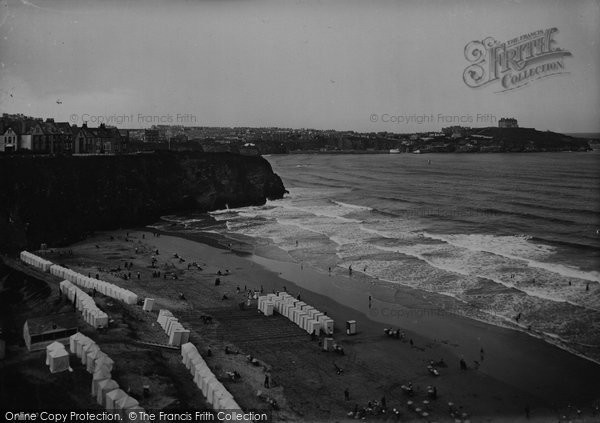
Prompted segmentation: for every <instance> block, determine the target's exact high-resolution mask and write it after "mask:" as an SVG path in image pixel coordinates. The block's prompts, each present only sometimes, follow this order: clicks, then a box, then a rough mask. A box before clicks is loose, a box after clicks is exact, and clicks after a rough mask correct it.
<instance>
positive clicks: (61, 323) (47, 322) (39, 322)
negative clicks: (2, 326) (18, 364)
mask: <svg viewBox="0 0 600 423" xmlns="http://www.w3.org/2000/svg"><path fill="white" fill-rule="evenodd" d="M77 326H78V325H77V315H76V314H75V313H73V312H68V313H60V314H53V315H50V316H42V317H37V318H32V319H28V320H27V321H26V322H25V324H24V325H23V339H24V340H25V345H27V349H28V350H29V351H36V350H41V349H44V348H46V346H47V345H49V344H51V343H52V342H54V341H58V342H62V343H66V342H68V340H69V336H71V335H73V334H75V333H77Z"/></svg>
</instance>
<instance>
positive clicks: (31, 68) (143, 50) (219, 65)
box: [0, 0, 600, 133]
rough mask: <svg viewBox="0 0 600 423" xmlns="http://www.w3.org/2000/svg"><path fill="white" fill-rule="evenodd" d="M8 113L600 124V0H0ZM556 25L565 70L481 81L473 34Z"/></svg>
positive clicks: (356, 124)
mask: <svg viewBox="0 0 600 423" xmlns="http://www.w3.org/2000/svg"><path fill="white" fill-rule="evenodd" d="M0 9H1V10H0V112H2V113H24V114H26V115H30V116H39V117H44V118H45V117H54V118H55V119H56V120H58V121H70V122H71V123H76V124H78V125H80V124H81V123H82V122H83V121H84V120H85V121H87V122H88V124H89V125H90V126H96V125H97V124H98V123H100V122H102V121H103V122H106V123H107V124H112V125H116V126H119V127H123V128H143V127H149V126H151V125H152V124H160V123H164V124H186V125H192V126H251V127H284V128H316V129H336V130H355V131H361V132H371V131H389V132H417V131H436V130H440V129H441V128H442V127H445V126H451V125H455V124H459V125H462V126H472V127H478V126H496V125H497V120H498V119H500V118H501V117H514V118H516V119H518V121H519V124H520V126H524V127H535V128H537V129H539V130H551V131H557V132H567V133H569V132H600V48H599V45H598V42H599V41H600V25H599V24H600V2H599V1H598V0H595V1H589V0H570V1H565V0H561V1H552V0H510V1H509V0H497V1H486V0H484V1H481V0H439V1H429V0H425V1H411V0H409V1H388V0H369V1H364V0H363V1H356V0H339V1H338V0H310V1H305V0H295V1H287V0H199V1H191V0H187V1H186V0H171V1H164V2H163V1H155V0H147V1H137V0H136V1H131V0H120V1H116V0H115V1H113V0H97V1H96V0H95V1H91V0H79V1H77V2H75V1H69V0H0ZM548 28H557V29H558V32H556V33H555V34H554V41H555V44H554V46H555V47H559V48H561V49H563V50H566V51H568V52H570V53H571V55H570V56H564V57H563V59H562V60H563V65H564V68H563V69H562V71H563V73H561V74H559V75H554V76H549V77H546V78H541V79H537V80H532V81H531V82H530V83H529V84H527V85H525V86H523V87H520V88H518V89H514V90H509V91H504V92H502V89H503V88H502V86H501V84H500V82H499V81H496V82H493V83H490V84H488V85H485V86H482V87H478V88H472V87H469V86H467V84H466V83H465V82H464V80H463V72H464V71H465V68H466V67H467V66H469V65H470V64H471V63H470V62H469V61H467V59H466V58H465V46H466V45H467V44H468V43H470V42H472V41H481V40H483V39H485V38H487V37H493V38H494V39H495V40H497V41H499V42H505V41H508V40H511V39H514V38H516V37H519V36H521V35H523V34H529V33H532V32H535V31H538V30H545V29H548Z"/></svg>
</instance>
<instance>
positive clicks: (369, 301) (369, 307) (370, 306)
mask: <svg viewBox="0 0 600 423" xmlns="http://www.w3.org/2000/svg"><path fill="white" fill-rule="evenodd" d="M369 308H371V296H370V295H369Z"/></svg>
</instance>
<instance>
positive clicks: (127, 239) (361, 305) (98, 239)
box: [30, 226, 600, 422]
mask: <svg viewBox="0 0 600 423" xmlns="http://www.w3.org/2000/svg"><path fill="white" fill-rule="evenodd" d="M173 228H176V226H173ZM153 232H155V233H156V232H160V233H161V235H160V236H159V237H156V236H152V233H153ZM242 238H243V237H238V236H236V237H232V238H229V237H225V236H221V235H219V234H214V233H208V234H206V233H203V234H202V233H199V234H182V233H177V232H176V231H172V232H170V231H156V230H154V229H148V228H137V229H132V230H130V231H127V230H120V231H112V232H102V233H97V234H95V235H94V236H93V237H91V238H89V239H87V240H85V241H82V242H79V243H76V244H73V245H72V246H71V247H70V248H72V249H73V251H74V256H73V257H64V256H63V258H59V257H58V256H57V257H56V258H55V259H54V260H55V261H56V262H60V263H63V264H66V265H68V266H69V267H72V268H74V269H76V270H78V271H80V272H82V273H84V274H87V273H88V272H98V273H100V275H101V278H102V279H104V280H107V281H110V282H112V283H116V284H118V285H119V286H122V287H124V288H126V289H130V290H132V291H133V292H135V293H137V294H138V295H139V296H140V297H141V298H143V297H151V298H155V299H156V303H155V304H156V305H155V311H153V312H152V314H150V315H148V314H147V313H144V312H141V311H138V308H139V307H137V306H119V307H118V308H117V309H115V306H110V305H109V304H110V302H106V301H105V300H104V299H102V298H101V299H100V300H99V301H100V304H102V305H103V307H104V308H105V309H106V310H107V311H108V312H109V313H111V312H112V311H115V310H116V311H118V312H119V313H120V314H119V315H118V316H116V317H114V318H115V322H116V326H113V328H112V329H111V328H109V331H108V333H107V334H100V333H98V334H96V335H94V334H93V333H91V332H93V330H89V327H88V328H87V329H88V330H87V332H88V333H89V334H90V336H93V337H96V336H97V340H98V342H99V345H101V346H102V348H103V350H104V349H107V351H110V352H111V356H112V355H113V354H115V356H116V357H117V358H121V359H122V360H128V361H129V359H128V354H130V352H131V351H137V353H136V354H137V356H138V357H140V356H141V354H142V353H143V352H144V351H145V350H143V349H142V347H141V346H139V345H137V344H136V345H135V347H133V346H132V345H129V344H127V342H128V341H127V338H124V337H123V335H124V334H123V330H124V329H125V328H127V327H129V330H130V331H131V330H132V327H133V328H135V331H134V332H135V334H136V335H135V341H136V342H137V341H140V340H141V341H151V342H160V340H161V339H162V337H164V334H161V333H160V331H157V329H156V327H155V326H156V325H155V324H154V323H153V322H154V321H155V320H156V318H155V317H152V316H155V314H156V313H157V311H158V309H161V308H167V309H169V310H171V311H172V312H173V313H174V314H175V315H176V316H179V317H180V321H182V323H183V324H184V326H186V327H187V328H189V329H191V330H192V333H191V335H190V340H191V341H192V342H193V343H194V344H195V345H196V346H197V347H198V349H199V350H200V351H201V352H202V354H203V355H205V352H206V351H207V349H211V350H212V352H213V354H212V357H211V358H206V360H207V363H208V364H209V366H210V367H211V369H212V370H213V372H214V373H215V374H217V375H219V379H221V378H224V379H223V380H222V382H223V383H224V384H225V386H226V387H227V389H228V390H229V391H230V392H232V394H233V395H234V397H235V398H236V401H238V403H239V404H240V405H241V406H242V407H243V408H244V409H245V410H257V409H264V408H263V407H264V406H265V404H264V402H261V400H260V399H259V397H257V392H258V391H261V392H262V393H263V395H264V394H265V393H266V394H267V395H269V396H270V397H272V398H275V399H276V400H277V402H278V403H279V405H280V407H279V410H277V411H273V413H274V415H273V417H274V420H287V421H345V420H353V418H349V417H348V416H347V414H348V412H350V411H352V410H353V409H354V407H355V404H356V406H358V407H360V408H361V409H362V408H363V407H365V405H366V404H367V403H368V402H369V401H373V400H379V399H380V398H381V397H382V396H385V397H386V398H387V403H388V407H389V408H392V407H393V408H396V409H397V410H398V411H399V412H400V416H401V420H402V421H422V419H421V417H419V416H418V415H417V414H415V413H414V411H413V410H411V407H412V406H409V405H408V401H415V402H417V403H418V402H421V401H425V400H426V399H428V397H427V394H426V387H427V386H431V385H435V386H436V387H437V389H438V393H439V396H438V399H437V400H435V401H430V402H431V403H430V404H429V405H428V407H429V408H428V410H429V412H430V415H431V418H432V419H434V420H435V421H454V418H450V416H449V413H448V407H447V403H448V402H452V403H454V404H456V405H457V407H460V410H461V412H465V413H467V415H468V416H469V417H470V418H472V419H473V421H487V422H504V421H511V422H519V421H548V420H549V419H553V420H556V418H557V416H558V418H560V416H563V415H568V416H574V414H573V412H574V410H575V408H579V409H581V410H583V413H584V415H585V416H589V415H592V413H593V412H594V411H593V407H595V406H596V403H595V402H594V401H597V398H598V396H599V395H600V390H599V387H598V386H596V385H597V383H595V382H596V381H597V380H598V378H600V367H599V366H597V365H595V364H593V363H591V362H589V361H587V360H583V359H581V358H579V357H576V356H574V355H571V354H568V353H567V352H565V351H563V350H560V349H558V348H556V347H553V346H551V345H549V344H547V343H545V342H543V341H541V340H536V339H535V338H531V337H529V336H526V335H524V334H520V333H518V332H515V331H511V330H507V329H502V328H499V327H495V326H492V325H488V324H484V323H481V322H477V321H473V320H470V319H466V318H462V317H459V316H453V315H452V314H440V315H438V314H436V313H431V312H429V311H426V312H424V311H423V310H424V309H423V304H425V303H426V301H425V299H423V297H422V295H423V293H422V292H418V291H417V290H414V289H410V288H404V287H396V288H397V293H398V295H395V297H394V298H396V299H398V301H396V302H395V303H394V304H393V307H397V308H393V307H392V308H390V310H396V311H397V314H395V315H393V316H392V317H393V319H392V323H393V324H390V321H389V320H388V319H384V318H382V317H386V316H383V314H385V313H383V309H384V308H383V307H384V306H385V304H384V303H383V302H382V301H380V300H379V299H380V298H385V296H386V295H389V292H388V289H389V287H387V286H386V287H380V288H376V287H372V288H371V289H372V291H369V294H367V292H365V291H364V286H365V285H364V283H365V280H364V278H363V277H362V276H359V275H356V277H353V278H348V277H347V276H346V275H344V274H341V273H340V272H332V273H334V274H332V275H331V276H329V275H324V274H322V273H319V272H317V271H316V270H315V269H311V268H310V267H307V266H302V267H301V266H299V265H298V264H297V263H293V262H286V261H282V260H283V259H285V253H284V252H282V251H276V250H273V249H271V248H270V247H265V246H262V245H253V244H252V243H249V242H248V241H250V240H246V239H242ZM229 243H231V244H232V245H231V249H229V248H228V244H229ZM155 249H159V250H160V255H158V256H157V257H158V258H159V264H160V265H161V269H162V267H163V266H164V267H165V268H168V269H169V271H170V272H174V273H176V274H177V275H178V276H179V277H178V279H177V280H163V279H162V278H158V279H156V278H152V277H151V273H152V269H151V267H150V265H149V263H150V258H151V256H152V255H153V254H154V251H155ZM134 250H136V251H134ZM137 250H139V251H137ZM174 253H177V254H178V256H179V257H183V258H184V259H185V262H180V261H178V260H176V259H175V258H174V257H173V254H174ZM123 260H125V261H131V262H132V263H133V265H134V267H133V269H132V273H133V274H135V273H134V272H138V271H139V272H140V274H141V276H140V279H136V278H135V277H134V278H131V279H129V280H123V279H122V278H121V277H119V276H118V274H116V273H115V272H114V271H111V270H109V269H110V268H111V267H114V266H116V265H118V264H119V263H120V264H122V261H123ZM193 261H197V262H198V263H199V264H201V266H202V270H195V269H192V270H190V269H187V264H188V263H189V262H193ZM225 269H228V270H230V273H229V274H228V275H227V276H223V277H221V281H222V283H221V284H220V285H219V286H214V283H213V282H214V279H215V277H216V274H217V271H218V270H225ZM54 283H55V282H54ZM245 285H246V286H247V287H248V288H253V289H254V288H256V289H260V287H261V286H262V288H263V289H264V291H265V293H267V292H270V291H271V290H282V289H283V287H284V286H285V287H286V289H287V290H288V292H290V293H291V294H293V295H297V294H298V293H300V295H301V297H302V300H303V301H305V302H307V303H308V304H311V305H313V306H314V307H315V308H317V309H320V310H323V311H327V312H328V315H330V316H331V317H332V318H334V320H335V325H336V327H335V334H334V338H335V340H336V342H338V343H339V344H340V345H342V346H343V348H344V350H345V352H346V354H345V355H344V356H338V355H336V354H333V353H323V352H321V351H320V348H319V347H318V345H317V343H316V342H315V341H311V340H310V336H308V335H307V334H306V332H303V331H302V330H300V329H298V328H297V327H296V326H295V325H293V324H292V323H291V322H289V321H288V320H287V319H285V318H283V317H281V316H278V315H275V316H271V317H265V316H262V315H261V314H260V313H258V312H257V310H256V302H255V301H254V302H253V303H252V305H251V307H250V309H247V310H245V311H240V310H239V309H238V303H239V301H240V300H242V301H243V300H244V298H245V295H244V294H243V293H242V294H241V295H240V294H236V287H237V286H240V287H244V286H245ZM180 293H183V294H184V296H185V300H182V299H181V298H180V297H179V294H180ZM223 295H226V296H227V297H228V298H227V299H226V300H225V299H224V298H222V297H223ZM367 295H372V297H373V304H372V306H373V307H372V308H371V309H369V308H368V302H367ZM121 309H122V310H121ZM375 309H377V310H379V314H377V313H375V312H374V310H375ZM205 314H208V315H211V316H213V318H214V324H212V325H206V324H203V323H202V322H201V320H200V318H199V316H200V315H205ZM132 316H133V320H128V319H131V318H132ZM111 318H113V315H111ZM350 319H354V320H357V322H358V333H357V334H356V335H354V336H347V335H346V334H345V333H344V323H345V321H346V320H350ZM113 325H114V324H113ZM111 326H112V325H111ZM385 327H394V328H400V329H401V330H403V331H404V332H405V334H406V336H405V338H404V339H401V340H398V339H395V338H390V337H387V336H385V335H384V334H383V328H385ZM436 330H437V332H435V331H436ZM114 331H117V332H116V333H117V334H118V343H115V340H116V339H117V335H115V333H114ZM409 341H412V342H409ZM103 342H108V344H103ZM129 342H131V341H129ZM163 342H164V341H163ZM226 345H229V346H230V348H233V349H235V350H237V351H239V352H240V355H226V354H224V353H223V349H224V347H225V346H226ZM480 348H484V349H485V359H484V360H480ZM144 354H150V352H148V351H146V352H144ZM170 354H171V355H173V356H172V357H170ZM246 354H250V355H252V356H253V357H255V358H256V359H258V360H259V361H260V363H261V366H260V367H252V366H249V365H248V363H247V362H246V360H245V355H246ZM161 356H162V357H164V358H165V359H166V362H165V364H164V366H165V369H166V368H170V369H171V370H169V371H167V370H163V372H165V373H166V374H167V375H175V376H171V377H183V378H186V381H185V383H184V385H183V386H186V387H187V388H186V389H190V390H192V392H187V393H184V392H183V391H182V390H181V389H178V390H177V391H176V392H173V390H172V388H168V386H167V387H163V386H162V384H164V382H163V381H162V380H158V381H156V380H151V383H150V384H151V386H152V391H153V392H164V393H165V394H164V395H165V397H164V398H163V397H161V398H160V402H159V403H160V404H162V405H163V406H165V405H168V404H169V401H176V403H178V404H181V405H182V406H185V405H186V404H188V405H191V404H201V403H199V402H198V400H197V399H195V397H196V396H197V395H201V394H196V393H195V391H194V390H195V387H194V386H193V385H192V384H191V383H190V381H188V380H187V378H188V376H189V375H187V376H186V375H185V370H183V371H182V369H180V367H181V366H182V365H181V363H180V358H177V357H178V356H179V354H178V352H177V351H175V352H172V353H168V352H162V353H161ZM463 357H464V359H465V360H466V362H467V363H468V367H469V369H468V370H466V371H464V370H460V368H459V365H458V361H459V360H460V358H463ZM440 359H443V360H444V361H445V363H446V364H447V367H440V368H439V370H440V373H441V375H440V376H439V377H434V376H432V375H431V374H429V372H428V371H427V369H426V366H427V364H428V363H429V362H430V361H432V360H433V361H438V360H440ZM475 359H477V360H480V365H479V366H478V368H476V366H475V365H474V360H475ZM30 361H31V360H30ZM42 362H43V361H42ZM117 366H119V362H118V361H117ZM335 366H339V367H341V368H342V369H343V373H342V374H341V375H340V374H336V370H335V368H336V367H335ZM232 369H236V370H237V371H239V373H240V374H241V375H242V382H231V381H229V380H227V378H226V376H225V372H226V371H231V370H232ZM121 372H122V373H120V377H121V378H122V379H124V380H129V381H136V380H137V378H139V376H136V375H135V374H131V373H132V372H133V373H136V370H135V368H131V369H127V368H122V370H121ZM264 372H268V373H267V374H269V375H270V377H271V381H272V386H271V388H270V389H264V388H263V387H262V378H263V377H264V374H265V373H264ZM146 380H147V379H144V381H145V382H146ZM408 382H412V383H413V384H414V386H415V392H416V393H415V396H413V397H407V396H406V395H405V393H404V392H403V390H402V388H401V385H402V384H406V383H408ZM134 383H135V382H134ZM138 384H139V383H135V384H134V386H137V385H138ZM86 389H87V388H85V389H83V392H84V394H82V395H87V393H85V391H86ZM345 389H348V390H349V391H350V401H349V402H348V401H344V395H343V391H344V390H345ZM67 391H68V389H67ZM144 401H154V402H151V403H150V405H148V403H144ZM156 401H157V399H156V398H155V397H154V396H151V397H150V399H149V400H144V399H140V404H141V405H142V406H145V407H151V406H152V405H154V404H156ZM525 407H527V408H529V409H530V410H531V416H530V419H529V420H528V419H526V417H525V412H524V409H525ZM573 407H575V408H573ZM373 417H374V418H377V417H376V416H373ZM367 418H369V417H368V416H367Z"/></svg>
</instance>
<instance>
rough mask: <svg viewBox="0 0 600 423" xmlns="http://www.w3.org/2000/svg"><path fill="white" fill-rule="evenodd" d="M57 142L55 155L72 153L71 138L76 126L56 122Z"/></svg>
mask: <svg viewBox="0 0 600 423" xmlns="http://www.w3.org/2000/svg"><path fill="white" fill-rule="evenodd" d="M56 128H57V129H58V137H59V141H58V144H57V147H58V148H57V150H56V152H57V153H72V152H73V137H74V135H75V133H76V132H77V125H73V126H71V124H69V122H57V123H56Z"/></svg>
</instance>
